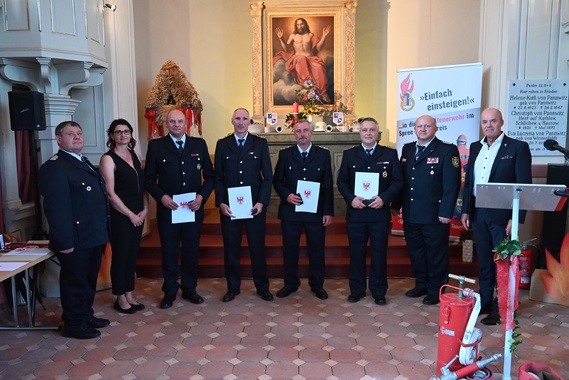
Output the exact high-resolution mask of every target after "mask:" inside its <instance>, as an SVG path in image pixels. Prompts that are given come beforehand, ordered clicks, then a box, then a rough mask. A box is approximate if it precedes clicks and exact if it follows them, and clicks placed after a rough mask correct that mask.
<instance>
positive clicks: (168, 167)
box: [144, 135, 214, 222]
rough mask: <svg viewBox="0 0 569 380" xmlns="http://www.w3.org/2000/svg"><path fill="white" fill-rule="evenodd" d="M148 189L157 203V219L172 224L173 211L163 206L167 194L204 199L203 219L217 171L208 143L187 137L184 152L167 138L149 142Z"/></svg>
mask: <svg viewBox="0 0 569 380" xmlns="http://www.w3.org/2000/svg"><path fill="white" fill-rule="evenodd" d="M144 175H145V177H146V182H145V187H146V190H147V191H148V192H149V193H150V195H152V197H153V198H154V199H155V200H156V203H157V211H156V217H157V219H158V220H163V221H168V222H171V221H172V212H171V210H170V209H168V208H166V207H164V205H162V202H161V199H162V197H163V196H164V195H165V194H167V195H169V196H170V197H171V196H173V195H174V194H184V193H193V192H195V193H197V194H200V195H201V196H202V197H203V201H202V205H201V207H200V209H199V210H198V211H196V217H201V218H203V213H204V205H205V203H206V202H207V199H208V198H209V196H210V195H211V192H212V191H213V183H214V172H213V165H212V163H211V158H210V157H209V151H208V149H207V144H206V142H205V140H203V139H201V138H197V137H189V136H186V143H185V144H184V151H183V152H182V155H181V156H180V154H179V153H178V147H177V146H176V144H175V143H174V141H173V140H172V138H171V137H170V136H169V135H167V136H164V137H161V138H159V139H155V140H150V141H149V143H148V151H147V152H146V166H145V169H144Z"/></svg>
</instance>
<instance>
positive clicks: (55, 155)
mask: <svg viewBox="0 0 569 380" xmlns="http://www.w3.org/2000/svg"><path fill="white" fill-rule="evenodd" d="M58 158H59V156H58V155H57V153H56V154H54V155H53V156H51V157H50V158H49V160H50V161H55V160H57V159H58Z"/></svg>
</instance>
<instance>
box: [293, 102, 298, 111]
mask: <svg viewBox="0 0 569 380" xmlns="http://www.w3.org/2000/svg"><path fill="white" fill-rule="evenodd" d="M292 113H298V103H297V102H294V103H292Z"/></svg>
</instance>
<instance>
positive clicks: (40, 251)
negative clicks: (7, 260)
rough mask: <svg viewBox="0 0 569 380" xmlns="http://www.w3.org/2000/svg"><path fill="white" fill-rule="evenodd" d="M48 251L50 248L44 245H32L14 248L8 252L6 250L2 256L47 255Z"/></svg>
mask: <svg viewBox="0 0 569 380" xmlns="http://www.w3.org/2000/svg"><path fill="white" fill-rule="evenodd" d="M49 252H50V249H49V248H47V247H45V248H42V247H37V246H35V247H33V246H26V247H22V248H16V249H14V250H12V251H10V252H6V253H5V254H4V256H43V255H47V254H48V253H49Z"/></svg>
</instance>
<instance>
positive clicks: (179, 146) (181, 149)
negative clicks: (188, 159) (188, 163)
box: [176, 140, 184, 156]
mask: <svg viewBox="0 0 569 380" xmlns="http://www.w3.org/2000/svg"><path fill="white" fill-rule="evenodd" d="M176 144H178V153H180V156H181V155H182V152H183V151H184V147H183V146H182V144H184V142H183V141H182V140H177V141H176Z"/></svg>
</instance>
